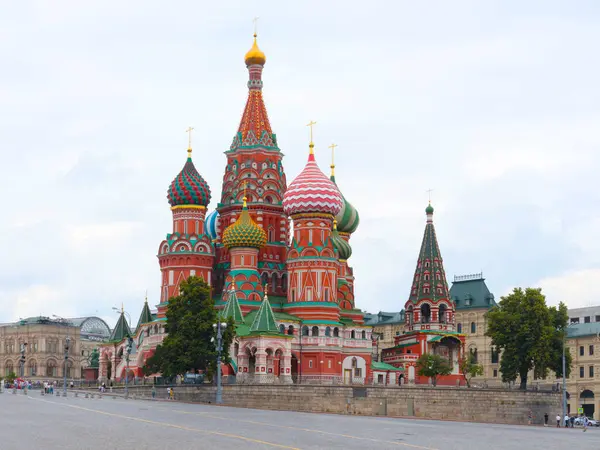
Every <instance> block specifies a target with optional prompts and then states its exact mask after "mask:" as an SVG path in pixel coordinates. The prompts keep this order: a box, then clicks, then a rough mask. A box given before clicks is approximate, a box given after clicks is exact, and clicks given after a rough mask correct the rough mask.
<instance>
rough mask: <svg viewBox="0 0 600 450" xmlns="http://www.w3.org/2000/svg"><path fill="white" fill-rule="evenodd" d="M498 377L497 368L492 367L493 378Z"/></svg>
mask: <svg viewBox="0 0 600 450" xmlns="http://www.w3.org/2000/svg"><path fill="white" fill-rule="evenodd" d="M497 377H498V369H494V378H497Z"/></svg>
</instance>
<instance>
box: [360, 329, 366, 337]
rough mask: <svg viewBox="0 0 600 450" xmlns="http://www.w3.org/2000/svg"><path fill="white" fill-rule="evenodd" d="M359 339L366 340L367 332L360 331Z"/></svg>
mask: <svg viewBox="0 0 600 450" xmlns="http://www.w3.org/2000/svg"><path fill="white" fill-rule="evenodd" d="M361 338H363V339H366V338H367V332H366V331H365V330H362V333H361Z"/></svg>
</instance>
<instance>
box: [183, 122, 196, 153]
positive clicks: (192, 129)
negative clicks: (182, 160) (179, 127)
mask: <svg viewBox="0 0 600 450" xmlns="http://www.w3.org/2000/svg"><path fill="white" fill-rule="evenodd" d="M192 131H194V128H193V127H188V129H187V130H185V132H186V133H187V134H188V158H191V157H192Z"/></svg>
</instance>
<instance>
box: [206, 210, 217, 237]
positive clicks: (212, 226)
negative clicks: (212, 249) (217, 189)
mask: <svg viewBox="0 0 600 450" xmlns="http://www.w3.org/2000/svg"><path fill="white" fill-rule="evenodd" d="M219 217H220V216H219V211H217V210H216V209H215V210H214V211H213V212H211V213H210V214H209V215H208V216H206V219H204V229H205V230H206V234H207V235H208V237H210V238H211V240H213V241H214V240H215V239H217V237H218V236H217V227H218V225H219Z"/></svg>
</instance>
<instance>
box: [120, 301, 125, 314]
mask: <svg viewBox="0 0 600 450" xmlns="http://www.w3.org/2000/svg"><path fill="white" fill-rule="evenodd" d="M121 314H125V307H124V306H123V302H121Z"/></svg>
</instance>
